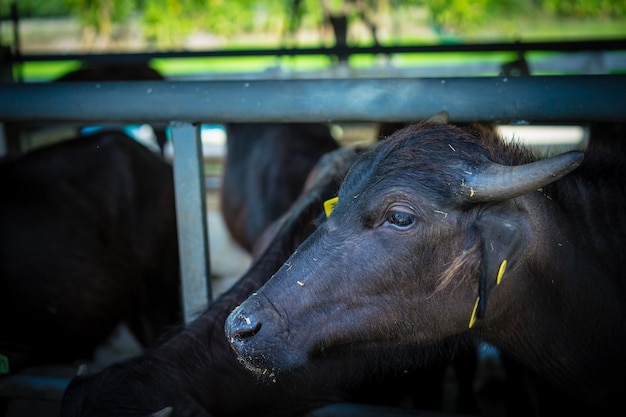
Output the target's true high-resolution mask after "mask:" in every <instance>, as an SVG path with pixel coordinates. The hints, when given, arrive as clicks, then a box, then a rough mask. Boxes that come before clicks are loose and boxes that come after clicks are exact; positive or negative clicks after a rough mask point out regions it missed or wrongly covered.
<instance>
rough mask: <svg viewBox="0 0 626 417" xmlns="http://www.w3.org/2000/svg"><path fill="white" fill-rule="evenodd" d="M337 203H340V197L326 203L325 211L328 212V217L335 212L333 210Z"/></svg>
mask: <svg viewBox="0 0 626 417" xmlns="http://www.w3.org/2000/svg"><path fill="white" fill-rule="evenodd" d="M337 201H339V197H333V198H331V199H330V200H326V201H324V211H325V212H326V217H328V216H330V213H332V212H333V209H334V208H335V206H336V205H337Z"/></svg>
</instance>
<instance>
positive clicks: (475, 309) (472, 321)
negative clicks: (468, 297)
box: [469, 297, 480, 329]
mask: <svg viewBox="0 0 626 417" xmlns="http://www.w3.org/2000/svg"><path fill="white" fill-rule="evenodd" d="M479 301H480V297H476V303H475V304H474V310H472V317H470V321H469V328H470V329H471V328H472V326H474V323H476V311H478V302H479Z"/></svg>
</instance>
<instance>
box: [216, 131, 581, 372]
mask: <svg viewBox="0 0 626 417" xmlns="http://www.w3.org/2000/svg"><path fill="white" fill-rule="evenodd" d="M581 160H582V153H581V152H577V151H572V152H569V153H565V154H562V155H559V156H556V157H554V158H550V159H546V160H540V161H535V160H534V157H533V156H532V155H531V154H530V152H529V151H527V150H525V149H523V148H521V147H517V146H510V145H506V144H504V143H503V142H502V141H501V140H500V139H499V138H498V137H497V135H496V134H495V133H494V131H493V130H492V129H489V128H486V127H481V126H470V127H466V128H459V127H455V126H453V125H450V124H446V123H438V122H425V123H422V124H418V125H414V126H410V127H408V128H405V129H403V130H400V131H398V132H396V133H395V134H394V135H392V136H391V137H390V138H389V139H387V140H386V141H383V142H381V143H380V145H379V146H377V147H376V148H375V149H374V150H372V151H370V152H368V153H366V154H365V155H364V156H363V157H362V158H361V159H360V160H358V161H357V162H356V163H355V164H354V165H353V166H352V168H351V170H350V172H349V173H348V175H347V177H346V178H345V180H344V182H343V183H342V185H341V188H340V190H339V193H338V201H337V203H336V205H335V207H334V210H333V211H332V214H331V215H330V216H329V217H328V218H327V219H326V221H325V222H324V223H322V224H321V225H320V226H319V227H318V228H317V230H316V231H315V232H314V233H313V234H312V235H311V236H310V237H309V238H308V239H307V240H305V241H304V243H303V244H302V245H301V246H300V247H299V248H298V250H297V251H296V252H295V253H294V254H293V255H292V256H291V257H290V258H289V259H288V260H287V261H286V262H285V264H284V265H283V266H282V267H281V268H280V270H279V271H278V272H277V273H276V274H275V275H274V276H273V277H272V278H271V279H270V280H269V281H268V282H267V283H266V284H265V285H264V286H263V287H262V288H261V289H259V290H258V291H257V292H255V293H254V294H252V296H250V297H249V298H248V299H247V300H246V301H245V302H244V303H242V304H241V305H240V306H239V307H237V308H236V309H235V310H234V311H233V312H232V313H231V314H230V316H229V317H228V319H227V322H226V336H227V338H228V340H229V342H230V344H231V346H232V348H233V349H234V350H235V351H236V353H237V354H238V356H239V359H240V361H241V362H242V363H243V364H244V365H245V366H246V367H247V368H249V369H251V370H252V371H254V372H256V373H258V374H259V375H262V374H271V375H276V374H278V373H279V372H281V371H287V370H290V369H294V368H297V367H300V366H302V365H304V364H306V363H307V362H308V361H309V360H311V359H314V358H315V357H328V356H340V357H341V356H347V355H350V356H356V355H361V354H368V355H371V354H372V353H374V354H378V353H384V352H390V351H394V350H396V349H397V350H398V351H400V350H406V348H407V347H408V348H409V349H415V350H419V349H421V348H422V347H427V346H431V345H433V344H437V343H438V342H440V341H443V340H444V339H447V338H452V337H455V336H456V335H459V334H462V333H464V332H467V331H468V329H470V328H472V327H474V328H480V327H481V326H482V327H483V328H484V327H487V326H489V324H490V323H489V322H488V319H489V320H492V321H496V320H498V318H499V314H500V310H501V307H500V304H501V303H498V302H496V301H497V300H498V299H504V298H508V299H512V298H513V297H514V295H512V287H513V286H514V285H516V284H515V280H513V279H507V277H510V276H512V275H514V274H516V273H520V272H519V271H520V270H522V269H524V268H526V266H525V264H524V260H525V259H527V257H529V256H530V253H531V252H533V251H538V250H540V248H539V247H537V244H536V243H535V240H534V239H533V238H532V233H533V230H534V228H535V227H536V224H535V221H536V220H537V217H540V216H541V215H542V214H541V213H544V212H545V211H546V210H548V208H546V207H547V206H548V205H549V204H550V201H549V199H548V198H545V196H543V194H542V193H541V192H537V190H540V189H541V188H542V187H544V186H546V185H548V184H550V183H552V182H554V181H556V180H558V179H559V178H561V177H562V176H564V175H566V174H568V173H569V172H570V171H572V170H573V169H575V168H576V167H577V166H578V165H579V164H580V162H581ZM528 195H533V197H532V198H535V195H536V196H537V198H539V197H542V198H543V199H542V200H541V202H540V203H535V202H533V203H529V202H527V201H526V200H525V197H526V196H528ZM533 201H534V200H533ZM538 205H543V206H541V207H539V206H538ZM505 271H506V272H505ZM503 275H504V278H503ZM500 282H502V284H503V285H498V284H500ZM509 282H511V283H512V284H508V283H509ZM504 284H506V285H504ZM496 288H497V291H496ZM496 293H497V294H496ZM487 299H489V300H492V299H493V302H491V301H490V308H489V314H488V315H485V310H486V305H487ZM491 304H493V305H491ZM487 316H488V317H487ZM477 317H478V318H482V317H485V319H484V320H479V323H477V322H476V319H477Z"/></svg>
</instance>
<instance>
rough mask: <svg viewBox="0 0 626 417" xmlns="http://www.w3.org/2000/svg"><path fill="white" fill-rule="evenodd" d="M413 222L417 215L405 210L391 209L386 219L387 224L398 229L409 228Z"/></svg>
mask: <svg viewBox="0 0 626 417" xmlns="http://www.w3.org/2000/svg"><path fill="white" fill-rule="evenodd" d="M413 223H415V216H414V215H413V214H411V213H407V212H404V211H390V212H388V213H387V218H386V219H385V224H388V225H391V226H393V227H395V228H397V229H408V228H409V227H411V225H413Z"/></svg>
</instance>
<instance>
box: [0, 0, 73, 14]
mask: <svg viewBox="0 0 626 417" xmlns="http://www.w3.org/2000/svg"><path fill="white" fill-rule="evenodd" d="M11 3H16V4H17V10H18V13H19V16H20V17H21V18H29V17H59V16H67V15H69V14H70V13H71V9H70V7H69V6H68V5H67V4H66V3H65V0H20V1H18V2H15V1H8V0H4V1H0V16H9V13H10V10H11Z"/></svg>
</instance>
